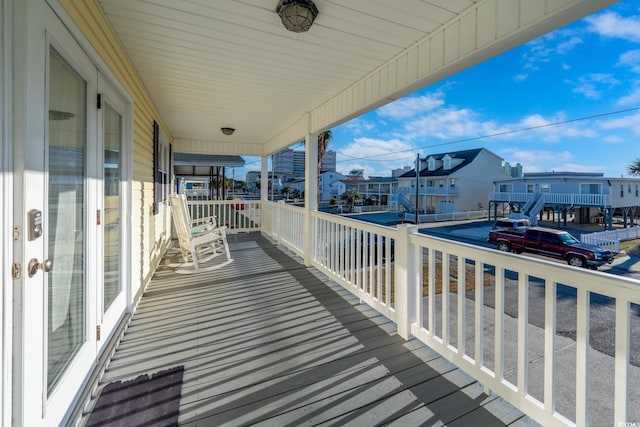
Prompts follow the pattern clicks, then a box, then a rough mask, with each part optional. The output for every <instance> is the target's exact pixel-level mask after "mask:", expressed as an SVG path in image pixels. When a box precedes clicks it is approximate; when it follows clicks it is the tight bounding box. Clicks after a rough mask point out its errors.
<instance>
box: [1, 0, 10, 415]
mask: <svg viewBox="0 0 640 427" xmlns="http://www.w3.org/2000/svg"><path fill="white" fill-rule="evenodd" d="M11 3H12V0H0V28H1V30H0V76H1V78H0V194H2V196H1V198H0V227H2V233H0V236H1V237H0V239H1V241H0V262H2V269H1V271H2V273H1V274H2V278H1V279H0V284H1V285H2V288H1V293H0V333H2V337H1V338H0V424H2V425H11V404H12V403H11V390H12V376H11V374H12V365H11V359H12V348H13V335H12V331H13V322H12V319H11V318H12V316H13V314H12V304H13V279H12V269H11V268H9V267H10V266H12V263H13V238H12V236H13V221H12V219H13V215H12V214H11V213H12V212H13V174H12V173H11V171H12V170H13V161H12V158H13V154H12V144H11V140H12V138H11V117H12V116H11V111H12V109H11V99H12V98H11V93H12V87H11V83H12V82H11V76H12V63H11V40H12V37H11V34H12V31H13V26H12V19H11V13H10V12H11Z"/></svg>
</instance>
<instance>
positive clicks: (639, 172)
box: [627, 158, 640, 176]
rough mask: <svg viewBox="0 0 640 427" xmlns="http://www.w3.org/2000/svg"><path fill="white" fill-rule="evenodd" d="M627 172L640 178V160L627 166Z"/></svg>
mask: <svg viewBox="0 0 640 427" xmlns="http://www.w3.org/2000/svg"><path fill="white" fill-rule="evenodd" d="M627 171H628V172H629V173H630V174H631V175H634V176H640V158H639V159H635V160H634V161H633V162H631V164H630V165H629V166H627Z"/></svg>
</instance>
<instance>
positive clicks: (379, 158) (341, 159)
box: [337, 138, 416, 176]
mask: <svg viewBox="0 0 640 427" xmlns="http://www.w3.org/2000/svg"><path fill="white" fill-rule="evenodd" d="M415 148H416V147H414V146H413V145H411V144H410V143H408V142H406V141H402V140H399V139H390V140H384V139H376V138H356V139H355V140H354V141H353V142H351V143H349V144H348V145H346V146H345V147H344V148H342V149H341V150H340V152H339V153H338V159H337V161H338V170H340V171H343V172H344V173H346V172H348V171H349V170H351V169H354V168H359V169H364V170H365V175H367V176H369V175H377V176H391V170H392V169H396V168H400V167H402V166H408V165H411V163H412V161H413V159H414V158H415V151H412V150H415Z"/></svg>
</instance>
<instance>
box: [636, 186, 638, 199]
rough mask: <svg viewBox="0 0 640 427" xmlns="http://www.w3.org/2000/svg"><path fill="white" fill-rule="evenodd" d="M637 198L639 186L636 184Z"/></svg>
mask: <svg viewBox="0 0 640 427" xmlns="http://www.w3.org/2000/svg"><path fill="white" fill-rule="evenodd" d="M636 197H638V184H636Z"/></svg>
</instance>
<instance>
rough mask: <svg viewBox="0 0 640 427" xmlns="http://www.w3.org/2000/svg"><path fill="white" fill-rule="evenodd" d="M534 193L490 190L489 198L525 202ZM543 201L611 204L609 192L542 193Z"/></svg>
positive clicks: (571, 203) (495, 200) (572, 204)
mask: <svg viewBox="0 0 640 427" xmlns="http://www.w3.org/2000/svg"><path fill="white" fill-rule="evenodd" d="M533 196H534V193H502V192H492V193H490V194H489V200H490V201H492V202H518V203H521V202H526V201H528V200H529V199H530V198H531V197H533ZM543 197H544V202H545V203H549V204H553V203H556V204H561V205H571V206H598V207H599V206H611V195H610V194H579V193H543Z"/></svg>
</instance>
